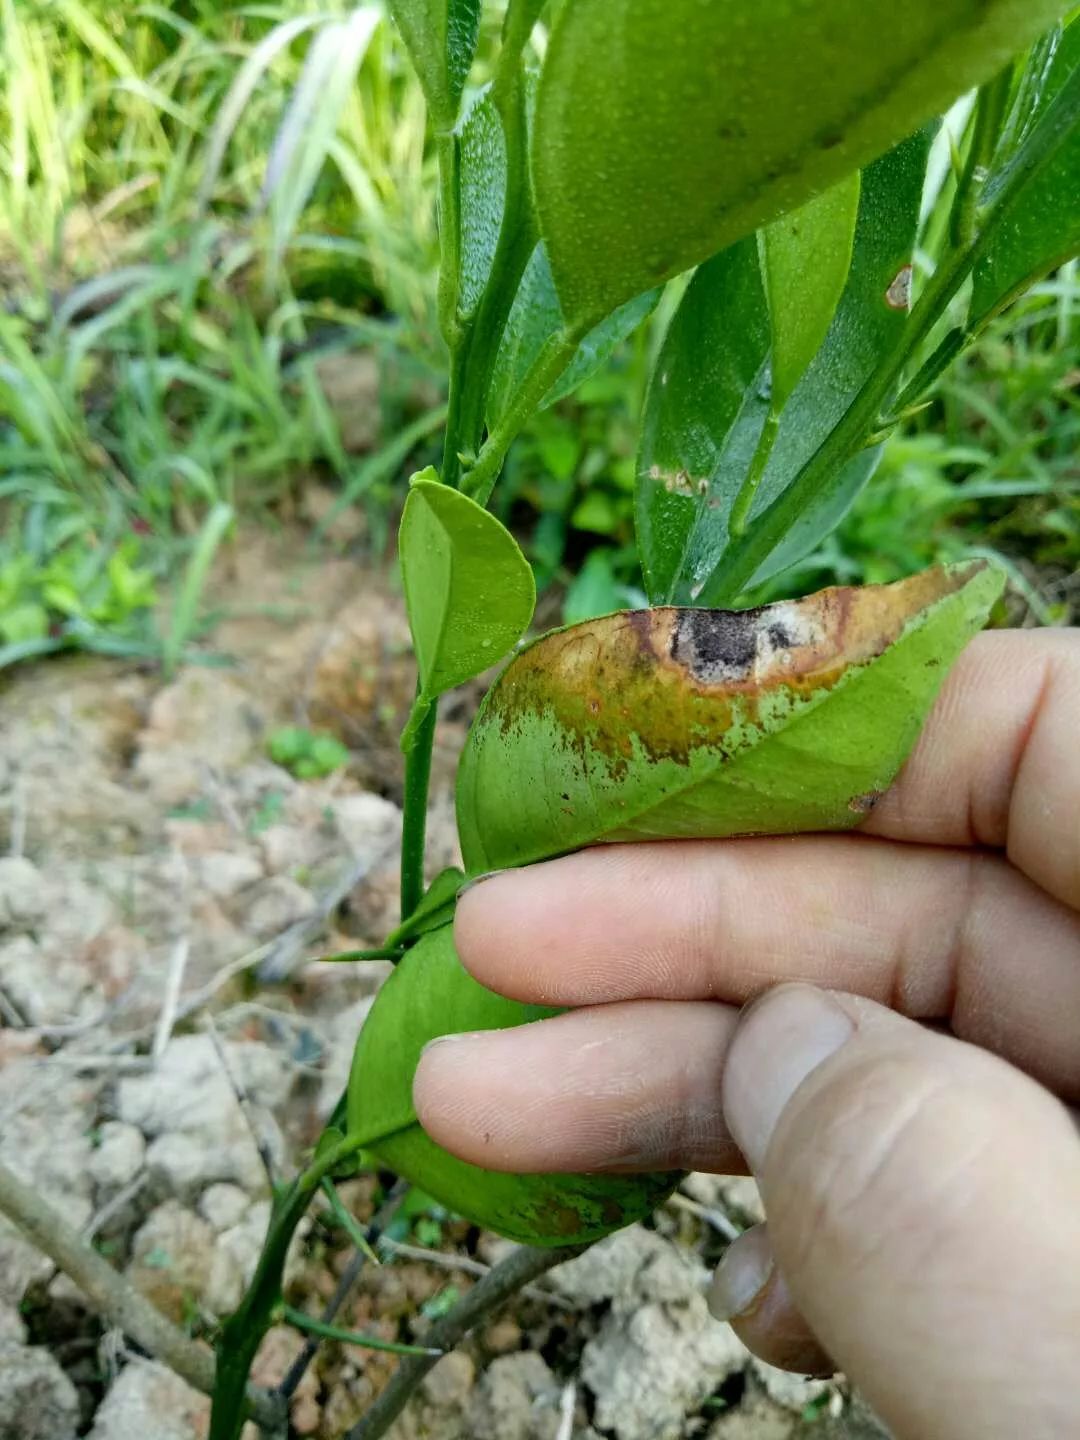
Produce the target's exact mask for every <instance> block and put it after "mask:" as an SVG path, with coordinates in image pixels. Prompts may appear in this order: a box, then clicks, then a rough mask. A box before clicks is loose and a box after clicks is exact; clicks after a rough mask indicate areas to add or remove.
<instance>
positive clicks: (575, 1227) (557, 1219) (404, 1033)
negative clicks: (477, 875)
mask: <svg viewBox="0 0 1080 1440" xmlns="http://www.w3.org/2000/svg"><path fill="white" fill-rule="evenodd" d="M554 1013H555V1012H554V1011H552V1010H544V1009H541V1008H539V1007H537V1006H530V1005H522V1004H520V1003H519V1002H517V1001H514V1000H504V999H503V998H502V997H501V996H498V995H493V994H492V993H491V992H490V991H489V990H485V989H484V987H483V986H482V985H479V984H477V982H476V981H475V980H473V979H472V977H471V976H470V975H469V974H468V972H467V971H466V970H465V969H464V967H463V966H462V964H461V962H460V960H459V959H458V957H457V953H456V952H455V950H454V941H453V927H452V926H451V925H445V926H444V927H443V928H442V929H440V930H435V931H433V932H431V933H430V934H428V935H425V936H424V937H423V938H422V939H421V940H420V941H419V942H418V943H417V944H416V945H415V946H414V948H413V949H412V950H410V951H409V953H408V955H406V957H405V958H404V960H402V962H401V964H400V965H399V966H398V967H397V969H396V970H395V971H394V973H393V975H391V976H390V978H389V979H388V980H387V982H386V984H385V985H384V986H383V988H382V989H381V990H380V991H379V994H378V996H377V998H376V1000H375V1004H374V1006H373V1007H372V1010H371V1013H370V1014H369V1016H368V1018H367V1021H366V1023H365V1025H364V1028H363V1030H362V1031H361V1032H360V1038H359V1041H358V1042H357V1046H356V1054H355V1057H354V1060H353V1067H352V1074H351V1076H350V1079H349V1096H348V1124H347V1132H348V1135H349V1136H350V1138H353V1139H356V1140H357V1141H358V1142H359V1143H360V1144H362V1145H363V1147H364V1149H365V1150H366V1151H367V1152H368V1153H369V1154H371V1155H375V1156H377V1157H378V1158H379V1160H380V1161H382V1163H383V1164H385V1165H386V1166H388V1167H389V1168H390V1169H391V1170H394V1171H396V1172H397V1173H398V1174H399V1175H403V1176H404V1177H405V1178H406V1179H407V1180H411V1181H413V1182H414V1183H415V1184H418V1185H420V1186H422V1187H423V1189H424V1190H426V1191H427V1192H428V1193H429V1194H430V1195H433V1196H434V1197H435V1199H436V1200H438V1201H439V1202H440V1204H442V1205H445V1206H447V1208H448V1209H450V1210H453V1211H455V1212H456V1213H457V1214H459V1215H464V1216H466V1217H467V1218H468V1219H469V1220H472V1221H473V1222H474V1223H475V1224H477V1225H482V1226H484V1227H485V1228H486V1229H489V1230H494V1231H496V1232H497V1233H498V1234H500V1235H506V1236H508V1237H509V1238H510V1239H512V1240H520V1241H523V1242H526V1243H528V1244H531V1245H566V1244H569V1243H573V1242H578V1241H580V1242H582V1243H584V1242H585V1241H588V1240H598V1239H600V1237H601V1236H603V1235H607V1234H609V1233H610V1232H611V1231H612V1230H618V1229H620V1228H621V1227H622V1226H624V1225H629V1224H631V1223H632V1222H633V1221H635V1220H641V1219H643V1218H644V1217H645V1216H646V1215H648V1214H649V1213H650V1212H651V1211H652V1210H653V1209H655V1207H656V1206H657V1205H658V1204H659V1203H660V1201H661V1200H662V1199H663V1198H664V1196H665V1195H666V1194H667V1193H668V1192H669V1191H670V1190H671V1189H672V1188H673V1187H674V1185H675V1183H676V1182H677V1180H678V1178H679V1177H678V1176H677V1175H674V1174H668V1175H634V1176H606V1175H506V1174H499V1173H496V1172H494V1171H488V1170H482V1169H480V1168H479V1167H477V1166H475V1165H468V1164H466V1163H465V1162H464V1161H463V1160H458V1159H456V1158H455V1157H454V1156H453V1155H449V1154H448V1153H447V1152H446V1151H445V1150H443V1149H441V1148H440V1147H439V1146H438V1145H436V1144H435V1142H434V1141H433V1140H431V1139H429V1138H428V1136H427V1135H426V1134H425V1132H424V1131H423V1129H422V1128H421V1127H420V1123H419V1121H418V1120H417V1118H416V1111H415V1109H414V1108H413V1102H412V1083H413V1076H414V1074H415V1073H416V1066H417V1064H418V1062H419V1059H420V1052H421V1051H422V1050H423V1048H424V1046H425V1045H426V1044H427V1043H428V1041H430V1040H434V1039H436V1038H437V1037H438V1036H440V1035H449V1034H457V1033H460V1032H462V1031H466V1030H469V1031H471V1030H505V1029H508V1028H510V1027H511V1026H515V1025H523V1024H529V1023H532V1022H536V1021H538V1020H541V1019H543V1018H545V1017H547V1016H550V1015H552V1014H554Z"/></svg>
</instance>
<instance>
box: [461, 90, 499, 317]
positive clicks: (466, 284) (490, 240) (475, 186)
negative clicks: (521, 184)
mask: <svg viewBox="0 0 1080 1440" xmlns="http://www.w3.org/2000/svg"><path fill="white" fill-rule="evenodd" d="M466 104H468V102H466ZM459 145H460V152H459V156H460V158H459V165H460V181H459V184H460V192H461V293H460V296H459V298H458V308H459V310H460V312H461V314H462V315H463V316H470V315H473V314H475V313H476V309H477V306H478V305H479V304H480V301H481V299H482V297H483V294H484V288H485V286H486V285H487V282H488V277H489V275H490V274H491V264H492V261H493V260H494V258H495V250H496V247H497V246H498V243H499V229H500V227H501V225H502V214H503V206H504V204H505V202H506V141H505V139H504V138H503V128H502V121H501V120H500V119H499V112H498V110H497V109H496V108H495V102H494V101H493V100H492V98H491V87H490V86H486V87H485V88H484V89H483V90H482V91H481V92H480V93H479V94H478V95H477V97H476V100H475V102H474V103H473V104H472V105H471V106H470V107H469V109H468V113H467V114H466V115H465V118H464V119H463V120H462V122H461V124H460V126H459Z"/></svg>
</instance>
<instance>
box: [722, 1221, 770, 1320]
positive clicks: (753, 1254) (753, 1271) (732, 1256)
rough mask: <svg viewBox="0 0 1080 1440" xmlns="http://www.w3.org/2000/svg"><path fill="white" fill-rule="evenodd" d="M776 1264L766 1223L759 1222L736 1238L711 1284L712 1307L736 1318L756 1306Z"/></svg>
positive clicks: (724, 1314) (724, 1318) (723, 1314)
mask: <svg viewBox="0 0 1080 1440" xmlns="http://www.w3.org/2000/svg"><path fill="white" fill-rule="evenodd" d="M774 1264H775V1262H774V1260H773V1253H772V1247H771V1246H770V1245H769V1236H768V1231H767V1228H766V1226H764V1225H755V1226H754V1227H753V1229H752V1230H747V1231H745V1233H744V1234H742V1235H740V1236H739V1237H738V1238H737V1239H735V1240H733V1241H732V1242H731V1244H730V1245H729V1246H728V1248H727V1250H726V1251H725V1252H724V1257H723V1259H722V1260H721V1261H720V1264H719V1265H718V1266H717V1267H716V1274H715V1275H714V1276H713V1282H712V1285H711V1286H710V1287H709V1310H710V1311H711V1312H712V1314H713V1316H714V1317H715V1319H717V1320H733V1319H734V1318H735V1316H736V1315H744V1314H745V1313H746V1312H747V1311H748V1310H752V1309H753V1308H754V1303H755V1301H757V1300H758V1299H759V1298H760V1296H761V1294H762V1291H763V1290H764V1289H765V1287H766V1285H768V1283H769V1280H770V1279H771V1277H772V1273H773V1267H774Z"/></svg>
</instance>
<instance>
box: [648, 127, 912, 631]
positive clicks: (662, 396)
mask: <svg viewBox="0 0 1080 1440" xmlns="http://www.w3.org/2000/svg"><path fill="white" fill-rule="evenodd" d="M930 141H931V132H930V131H929V129H927V130H924V131H921V132H920V133H919V134H918V135H916V136H913V137H912V138H911V139H910V140H906V141H905V142H904V143H903V144H902V145H899V146H897V148H896V149H895V150H893V151H891V152H890V153H889V154H888V155H885V156H883V157H882V158H881V159H880V160H877V161H875V163H874V164H873V165H871V166H870V167H869V169H868V170H867V171H866V173H865V174H864V176H863V180H862V192H861V197H860V202H859V215H858V220H857V223H856V229H855V240H854V247H853V252H852V260H851V268H850V272H849V275H848V281H847V285H846V287H845V290H844V293H843V295H842V296H841V299H840V304H839V306H838V308H837V311H836V315H835V317H834V319H833V323H832V326H831V327H830V329H829V332H828V335H827V336H826V339H825V343H824V345H822V347H821V349H820V350H819V352H818V354H817V356H816V357H815V359H814V360H813V361H812V362H811V364H810V367H809V369H808V370H807V372H806V374H805V375H804V376H803V377H802V379H801V381H800V382H799V384H798V385H797V386H796V388H795V390H794V392H793V394H792V395H791V396H790V398H789V399H788V402H787V404H786V405H785V406H784V407H783V410H782V412H781V416H780V424H779V429H778V433H777V435H776V438H775V442H774V444H773V447H772V452H771V455H770V456H769V458H768V463H767V464H766V466H765V469H764V473H763V475H762V478H761V483H760V485H759V486H758V490H757V496H756V501H755V504H756V506H757V507H759V508H760V507H763V506H765V505H768V504H770V503H771V502H772V501H773V500H775V498H776V497H777V496H778V495H779V494H781V493H782V492H783V491H784V490H785V489H786V488H787V487H788V485H789V484H791V482H792V481H793V480H794V479H795V477H796V476H797V475H798V474H799V472H800V470H801V469H802V467H803V466H804V465H805V464H806V462H807V461H808V460H809V459H810V457H811V456H812V455H814V454H815V452H816V451H817V449H818V447H819V446H820V445H821V444H822V442H823V441H824V440H825V439H826V438H827V437H828V435H829V434H830V433H831V432H832V430H833V428H834V427H835V426H836V425H837V424H838V422H839V421H840V420H841V418H842V417H843V416H844V415H845V414H846V412H847V410H848V409H849V407H850V406H851V404H852V402H853V400H854V399H855V397H856V395H858V393H859V392H860V390H861V389H862V388H863V386H864V385H865V383H866V381H867V380H868V379H869V377H870V376H871V375H872V374H873V373H874V370H875V369H876V367H877V365H878V363H879V362H880V360H881V357H882V356H883V355H885V354H887V353H888V352H889V351H890V350H891V349H892V347H893V345H894V344H895V343H896V341H897V338H898V336H899V335H900V332H901V331H902V330H903V328H904V325H905V324H906V322H907V280H908V278H909V277H910V274H911V268H910V267H911V259H912V251H913V248H914V244H915V234H916V230H917V227H918V223H919V206H920V202H921V199H922V190H923V180H924V177H925V173H926V161H927V156H928V153H929V149H930ZM770 338H771V326H770V321H769V314H768V306H767V303H766V297H765V290H764V285H763V283H762V279H761V275H760V271H759V267H758V254H757V247H756V245H755V243H754V241H753V240H752V239H748V240H744V241H741V242H739V244H737V245H735V246H732V247H731V248H730V249H729V250H727V251H722V252H721V253H720V254H719V255H718V256H716V257H715V258H714V259H713V260H710V261H709V262H708V263H707V264H705V265H703V266H702V267H701V268H700V269H699V270H698V272H697V274H696V275H695V276H694V279H693V280H692V281H691V283H690V286H689V288H688V290H687V292H686V295H685V297H684V299H683V301H682V303H681V305H680V307H679V309H678V311H677V312H676V315H675V318H674V319H673V321H672V323H671V326H670V328H669V330H668V333H667V336H666V338H665V341H664V345H663V347H662V349H661V352H660V355H659V357H658V359H657V362H656V368H655V370H654V372H653V377H652V382H651V385H650V388H649V396H648V400H647V402H646V407H645V417H644V422H643V430H642V440H641V449H640V452H639V457H638V481H637V495H636V501H635V507H636V515H637V530H638V545H639V549H640V551H641V560H642V568H643V571H644V575H645V585H646V590H647V592H648V594H649V597H650V599H651V600H653V601H654V602H655V603H657V604H662V603H679V604H686V603H692V602H693V600H694V599H696V597H697V594H698V593H699V589H700V586H701V585H702V584H703V582H704V581H705V579H706V577H707V576H708V575H709V574H710V572H711V571H712V569H713V567H714V566H715V565H716V563H717V560H718V559H719V558H720V557H721V556H722V555H723V553H724V550H725V549H726V547H727V544H728V541H729V517H730V515H731V511H732V508H733V506H734V504H735V500H736V496H737V495H738V494H739V491H740V489H741V488H742V485H743V482H744V480H745V477H746V475H747V473H748V471H749V469H750V466H751V464H752V462H753V457H754V455H755V451H756V449H757V447H758V444H759V441H760V438H761V434H762V428H763V426H764V425H765V423H766V420H767V418H768V416H769V413H770V409H771V403H772V402H771V400H770V394H769V386H768V357H769V346H770ZM876 461H877V453H876V452H875V451H868V450H863V451H860V452H858V453H856V454H855V455H854V456H853V457H852V458H851V459H850V460H849V461H848V463H847V464H846V465H842V466H840V467H839V468H838V469H837V471H836V473H835V475H834V477H833V480H832V483H831V484H830V485H829V486H827V487H826V488H825V489H823V490H822V492H821V493H820V494H819V495H818V496H817V497H816V499H815V502H814V505H813V506H812V507H809V508H808V509H806V510H805V511H804V512H803V513H802V514H801V515H800V517H799V522H798V524H797V525H796V526H795V527H793V528H792V530H790V531H789V532H788V534H787V535H786V536H785V538H784V541H783V544H782V545H781V546H780V548H779V549H778V550H777V551H775V552H774V553H773V555H772V556H770V558H769V560H768V561H767V562H766V564H765V565H763V566H762V568H761V570H760V571H759V573H758V575H757V576H756V577H755V583H760V582H762V581H763V580H765V579H767V578H768V577H769V576H770V575H772V574H775V573H776V572H777V571H778V570H782V569H785V568H786V567H787V566H789V565H792V564H794V563H795V562H796V561H797V560H799V559H800V558H801V557H802V556H803V555H805V554H807V553H808V552H809V551H810V550H812V549H813V548H814V546H815V545H816V544H817V543H818V542H819V540H820V539H821V537H822V536H823V535H825V534H827V533H828V531H829V530H831V529H832V527H833V526H834V525H835V524H836V523H837V522H838V521H839V519H840V517H841V516H842V515H843V514H844V512H845V511H846V510H847V508H848V506H849V505H850V504H851V502H852V500H853V499H854V498H855V496H856V495H857V494H858V492H859V490H860V489H861V487H862V486H863V485H864V484H865V483H866V480H867V479H868V478H869V476H870V475H871V473H872V472H873V469H874V466H875V464H876Z"/></svg>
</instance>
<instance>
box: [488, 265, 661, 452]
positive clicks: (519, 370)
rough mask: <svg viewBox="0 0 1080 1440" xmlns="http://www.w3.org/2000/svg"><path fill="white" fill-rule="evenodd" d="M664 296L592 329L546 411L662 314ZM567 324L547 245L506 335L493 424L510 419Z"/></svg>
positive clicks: (649, 295)
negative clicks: (510, 412)
mask: <svg viewBox="0 0 1080 1440" xmlns="http://www.w3.org/2000/svg"><path fill="white" fill-rule="evenodd" d="M660 293H661V292H660V290H659V289H656V290H650V291H647V292H646V293H645V294H644V295H638V296H635V298H634V299H633V300H630V301H628V302H627V303H626V304H625V305H621V306H620V307H619V308H618V309H617V310H616V311H615V312H614V314H612V315H609V316H608V317H607V319H606V320H602V321H601V322H600V324H599V325H597V326H596V327H595V328H594V329H593V330H591V331H590V332H589V334H588V335H586V336H585V338H584V340H582V342H581V344H580V346H579V347H578V351H577V354H576V355H575V356H574V358H573V360H571V362H570V364H569V365H568V367H567V368H566V370H564V371H563V374H562V376H561V377H560V379H559V380H558V381H557V382H556V384H555V385H554V386H553V387H552V388H551V390H549V391H548V393H547V395H546V397H545V399H544V403H543V406H542V407H541V408H543V409H546V408H547V407H548V406H549V405H554V404H555V402H556V401H557V400H561V399H563V398H564V396H566V395H570V394H572V392H573V391H574V390H576V389H577V387H578V386H579V385H581V384H582V383H583V382H584V381H586V380H587V379H588V378H589V376H590V375H593V374H594V373H595V372H596V371H597V370H599V368H600V366H601V365H602V364H603V363H604V361H605V360H607V359H608V357H609V356H610V355H611V352H612V351H613V350H614V349H615V347H616V346H617V345H619V344H620V343H621V342H622V341H623V340H625V339H626V337H627V336H628V335H631V334H633V332H634V331H635V330H636V329H637V327H638V326H639V325H640V324H641V323H642V321H644V320H645V319H646V318H647V317H648V316H649V315H651V314H652V312H653V310H655V309H656V306H657V304H658V302H659V300H660ZM563 324H564V319H563V313H562V307H561V306H560V304H559V297H558V294H557V293H556V290H555V281H554V278H553V276H552V274H551V265H550V263H549V261H548V258H547V251H546V250H545V249H544V246H543V243H541V244H539V245H537V247H536V249H535V250H534V251H533V253H532V257H531V258H530V260H529V264H528V266H527V268H526V270H525V274H524V276H523V277H522V281H521V287H520V289H519V290H518V293H517V295H516V297H515V299H514V304H513V308H512V309H511V311H510V318H509V320H508V321H507V325H506V330H505V332H504V333H503V338H502V343H501V345H500V347H499V354H498V357H497V359H496V362H495V371H494V375H493V377H492V384H491V390H490V392H489V395H488V424H489V425H491V426H494V425H497V424H498V422H499V420H500V419H501V418H502V417H503V415H505V413H506V411H507V410H508V409H509V407H510V405H511V403H512V401H513V399H514V396H515V394H516V393H517V391H518V389H519V387H520V386H521V383H522V381H523V380H524V379H525V376H526V375H527V374H528V373H529V369H530V367H531V366H532V364H533V362H534V361H535V360H536V357H537V356H538V355H539V354H540V351H541V350H542V349H543V347H544V345H545V344H546V343H547V341H548V340H550V339H551V338H552V336H554V335H556V334H558V332H559V331H560V330H561V329H562V328H563Z"/></svg>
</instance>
